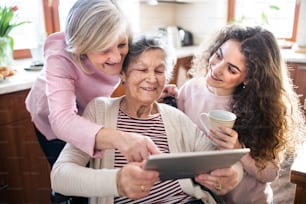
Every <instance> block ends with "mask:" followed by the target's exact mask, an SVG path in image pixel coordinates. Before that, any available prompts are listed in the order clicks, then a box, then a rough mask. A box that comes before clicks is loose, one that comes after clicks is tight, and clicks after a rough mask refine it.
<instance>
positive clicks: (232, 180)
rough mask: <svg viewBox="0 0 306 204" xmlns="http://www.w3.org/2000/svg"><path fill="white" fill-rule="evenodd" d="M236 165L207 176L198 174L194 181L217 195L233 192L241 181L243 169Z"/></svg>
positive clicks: (217, 170)
mask: <svg viewBox="0 0 306 204" xmlns="http://www.w3.org/2000/svg"><path fill="white" fill-rule="evenodd" d="M238 163H239V162H238ZM238 163H237V165H233V166H231V167H229V168H224V169H216V170H214V171H212V172H211V173H209V174H200V175H198V176H196V177H195V180H196V181H197V182H198V183H199V184H201V185H203V186H205V187H207V188H208V189H210V190H211V191H213V192H215V193H217V194H218V195H225V194H227V193H228V192H230V191H231V190H233V189H234V188H235V187H236V186H237V185H238V184H239V183H240V181H241V179H242V176H243V169H242V166H241V164H240V163H239V164H238Z"/></svg>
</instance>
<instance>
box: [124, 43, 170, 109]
mask: <svg viewBox="0 0 306 204" xmlns="http://www.w3.org/2000/svg"><path fill="white" fill-rule="evenodd" d="M165 69H166V67H165V53H164V52H163V51H162V50H161V49H149V50H147V51H145V52H143V53H142V54H141V55H140V56H139V57H138V58H137V59H135V60H134V61H132V62H131V63H130V64H129V66H128V68H127V71H126V73H123V75H122V79H123V80H124V81H125V94H126V96H127V97H129V98H130V99H132V100H133V101H134V102H135V103H142V104H151V103H153V102H154V101H155V100H157V99H158V98H159V97H160V95H161V92H162V90H163V88H164V86H165V83H166V70H165Z"/></svg>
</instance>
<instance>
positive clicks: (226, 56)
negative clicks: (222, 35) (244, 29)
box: [207, 40, 247, 95]
mask: <svg viewBox="0 0 306 204" xmlns="http://www.w3.org/2000/svg"><path fill="white" fill-rule="evenodd" d="M245 63H246V59H245V57H244V55H243V54H242V53H241V51H240V43H239V42H237V41H235V40H228V41H226V42H225V43H224V44H223V45H222V46H221V47H220V48H219V49H218V50H217V51H216V53H215V54H213V55H212V56H211V57H210V59H209V71H208V74H207V84H208V85H209V86H210V87H213V88H215V92H216V93H217V94H218V95H231V94H232V93H233V92H234V90H235V88H236V87H237V86H238V85H240V84H241V83H243V82H244V80H245V77H246V73H247V71H246V66H245Z"/></svg>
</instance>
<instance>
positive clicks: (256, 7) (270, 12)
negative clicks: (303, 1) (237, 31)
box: [228, 0, 300, 42]
mask: <svg viewBox="0 0 306 204" xmlns="http://www.w3.org/2000/svg"><path fill="white" fill-rule="evenodd" d="M228 5H229V7H228V22H237V23H241V24H245V25H261V26H263V27H265V28H267V29H269V30H270V31H272V32H273V33H274V35H275V36H276V37H277V38H278V39H284V40H287V41H292V42H294V41H295V40H296V32H297V22H298V15H299V7H300V2H299V1H298V0H253V1H245V0H229V4H228Z"/></svg>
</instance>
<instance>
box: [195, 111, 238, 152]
mask: <svg viewBox="0 0 306 204" xmlns="http://www.w3.org/2000/svg"><path fill="white" fill-rule="evenodd" d="M204 117H206V118H207V122H206V123H207V124H206V123H205V122H204ZM236 118H237V117H236V115H235V114H234V113H232V112H229V111H225V110H211V111H209V112H208V113H202V114H201V115H200V122H201V124H202V126H203V128H204V130H205V132H206V133H207V134H208V137H209V138H210V139H211V141H212V142H213V143H214V144H215V145H217V146H218V148H220V149H233V148H241V145H240V144H239V141H238V133H237V132H236V131H235V130H233V129H232V128H233V126H234V124H235V121H236Z"/></svg>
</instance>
